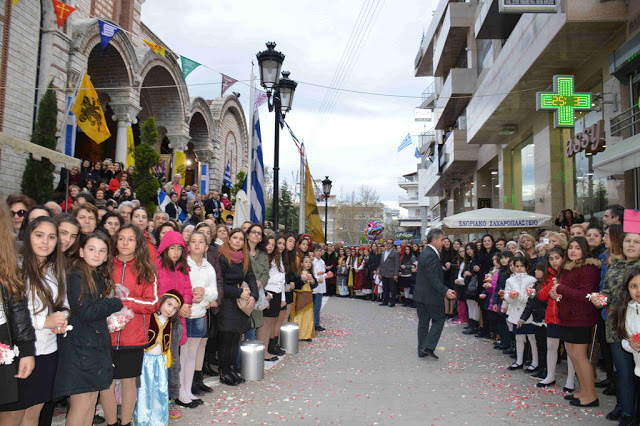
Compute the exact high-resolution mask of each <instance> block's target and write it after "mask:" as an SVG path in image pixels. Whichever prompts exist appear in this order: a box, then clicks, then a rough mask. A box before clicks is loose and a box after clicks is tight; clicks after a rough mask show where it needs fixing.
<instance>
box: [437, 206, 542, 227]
mask: <svg viewBox="0 0 640 426" xmlns="http://www.w3.org/2000/svg"><path fill="white" fill-rule="evenodd" d="M442 224H443V227H442V229H443V230H444V231H445V232H446V231H461V232H465V233H476V232H489V231H494V232H498V231H512V230H514V229H537V228H541V227H544V226H550V225H551V216H549V215H546V214H540V213H532V212H524V211H520V210H509V209H489V208H486V209H478V210H471V211H468V212H464V213H458V214H454V215H453V216H448V217H445V218H444V219H442Z"/></svg>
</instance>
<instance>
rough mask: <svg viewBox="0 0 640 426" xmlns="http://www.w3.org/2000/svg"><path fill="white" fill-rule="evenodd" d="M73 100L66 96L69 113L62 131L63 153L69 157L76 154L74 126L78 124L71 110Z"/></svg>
mask: <svg viewBox="0 0 640 426" xmlns="http://www.w3.org/2000/svg"><path fill="white" fill-rule="evenodd" d="M73 102H74V98H73V97H72V96H69V97H68V98H67V111H69V114H68V115H67V121H66V122H65V126H66V129H65V133H64V154H65V155H68V156H69V157H73V156H75V154H76V127H77V126H78V124H77V122H76V116H75V115H73V113H72V112H71V105H73Z"/></svg>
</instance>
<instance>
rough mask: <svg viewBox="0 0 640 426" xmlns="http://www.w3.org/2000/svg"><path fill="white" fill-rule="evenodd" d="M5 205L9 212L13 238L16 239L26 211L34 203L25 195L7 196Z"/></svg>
mask: <svg viewBox="0 0 640 426" xmlns="http://www.w3.org/2000/svg"><path fill="white" fill-rule="evenodd" d="M7 204H8V205H9V209H10V210H11V212H10V213H11V219H12V222H13V235H14V237H17V236H18V231H20V227H21V226H22V221H23V220H24V218H25V216H26V215H27V211H28V210H29V209H30V208H31V207H33V206H34V205H35V204H36V203H35V201H33V200H32V199H31V198H29V197H27V196H26V195H9V196H8V197H7Z"/></svg>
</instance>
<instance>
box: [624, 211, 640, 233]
mask: <svg viewBox="0 0 640 426" xmlns="http://www.w3.org/2000/svg"><path fill="white" fill-rule="evenodd" d="M622 226H623V229H622V231H623V232H631V233H634V234H637V233H640V210H631V209H625V211H624V224H623V225H622Z"/></svg>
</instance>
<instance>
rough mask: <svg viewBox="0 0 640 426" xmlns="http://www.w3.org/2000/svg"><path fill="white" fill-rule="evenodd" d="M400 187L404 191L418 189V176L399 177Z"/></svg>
mask: <svg viewBox="0 0 640 426" xmlns="http://www.w3.org/2000/svg"><path fill="white" fill-rule="evenodd" d="M398 186H399V187H400V188H403V189H409V188H417V187H418V175H417V174H415V175H414V176H412V177H405V176H402V177H399V178H398Z"/></svg>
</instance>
